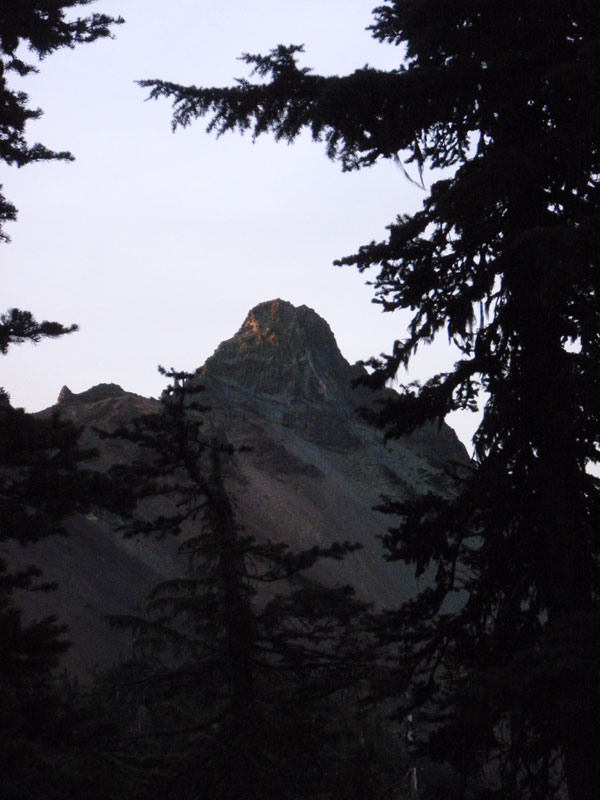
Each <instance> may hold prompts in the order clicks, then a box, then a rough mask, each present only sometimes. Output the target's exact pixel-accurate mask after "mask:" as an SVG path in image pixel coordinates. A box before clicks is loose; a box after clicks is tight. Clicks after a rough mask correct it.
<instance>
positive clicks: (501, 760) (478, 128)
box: [142, 0, 600, 800]
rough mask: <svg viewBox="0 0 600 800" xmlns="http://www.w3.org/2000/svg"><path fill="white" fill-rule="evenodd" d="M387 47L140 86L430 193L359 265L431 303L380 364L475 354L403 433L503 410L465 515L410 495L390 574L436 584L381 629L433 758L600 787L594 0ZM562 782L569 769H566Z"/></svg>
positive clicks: (598, 129) (537, 6) (425, 5)
mask: <svg viewBox="0 0 600 800" xmlns="http://www.w3.org/2000/svg"><path fill="white" fill-rule="evenodd" d="M374 13H375V22H374V25H373V27H372V32H373V35H374V36H375V38H377V39H378V40H379V41H381V42H382V43H388V44H391V45H397V46H399V47H401V48H403V49H402V50H399V62H400V61H402V64H401V65H400V66H399V67H398V69H396V70H393V71H390V72H381V71H378V70H374V69H370V68H368V67H365V68H363V69H359V70H357V71H356V72H354V73H353V74H351V75H348V76H345V77H337V76H334V77H327V78H325V77H321V76H318V75H313V74H312V73H311V72H310V71H309V70H307V69H305V68H300V67H299V66H298V64H297V57H298V54H299V52H300V50H301V48H298V47H281V46H280V47H278V48H276V49H275V50H273V51H272V52H271V53H270V54H269V55H268V56H254V55H246V56H245V57H244V60H245V61H246V63H248V64H250V65H251V66H252V67H253V68H254V71H255V73H256V74H257V75H258V78H259V80H257V81H256V82H251V81H249V80H242V81H240V82H238V84H237V85H236V86H234V87H231V88H212V89H204V88H196V87H182V86H178V85H175V84H170V83H165V82H162V81H157V80H153V81H142V85H143V86H146V87H148V88H150V92H151V97H161V96H163V97H168V98H171V99H172V100H173V103H174V117H173V124H174V126H178V125H183V126H185V125H188V124H189V123H190V122H191V121H192V120H194V119H195V118H197V117H200V116H203V115H207V114H208V115H209V116H210V123H209V130H213V131H216V132H217V133H223V132H225V131H229V130H239V131H242V132H246V131H250V132H251V133H252V134H253V135H255V136H256V135H260V134H263V133H271V134H273V135H274V136H275V137H276V138H277V139H284V140H287V141H292V140H293V139H294V138H295V137H296V136H297V135H298V134H299V133H300V131H301V130H303V129H304V128H308V129H309V130H310V131H311V132H312V134H313V137H314V138H315V139H322V140H324V141H325V143H326V146H327V153H328V155H329V156H330V157H331V158H334V159H337V160H339V161H340V162H341V164H342V167H343V168H344V169H356V168H361V167H366V166H369V165H371V164H373V163H374V162H375V161H377V160H378V159H380V158H387V159H393V160H396V161H397V162H398V163H400V164H401V165H402V164H406V165H407V166H406V167H404V169H405V170H411V169H413V170H414V171H415V173H414V174H415V179H416V180H421V179H422V176H423V170H424V169H425V168H429V167H434V168H436V167H441V168H449V171H448V173H447V177H444V178H443V179H440V180H437V182H435V183H434V184H433V185H432V186H431V188H430V190H429V193H428V196H427V198H426V199H425V201H424V203H423V206H422V209H421V210H420V211H418V212H417V213H416V214H414V215H412V216H407V215H403V216H400V217H398V219H397V220H396V222H394V223H393V224H392V225H390V227H389V237H388V239H387V240H386V241H384V242H380V243H375V242H373V243H371V244H370V245H367V246H365V247H363V248H361V249H360V250H359V252H358V253H357V254H355V255H353V256H349V257H347V258H344V259H342V260H341V262H340V263H342V264H349V265H355V266H356V267H358V269H360V270H361V271H363V270H368V269H371V268H376V269H377V271H378V272H377V277H376V278H375V281H374V285H375V288H376V294H377V301H378V302H379V303H381V305H382V307H383V309H384V310H386V311H394V310H396V309H411V310H412V311H413V312H414V314H413V318H412V322H411V324H410V326H409V330H408V336H407V338H406V339H404V340H402V341H397V342H396V343H395V344H394V348H393V351H392V353H391V354H390V355H389V356H387V357H385V358H384V359H381V360H379V361H374V362H373V364H372V366H373V367H374V374H373V376H372V379H371V382H372V383H373V384H374V385H378V386H380V385H382V384H383V383H385V381H386V380H387V379H389V378H391V377H392V376H394V375H395V374H396V372H397V370H398V369H399V368H400V367H402V366H403V365H405V364H407V363H408V361H409V359H410V358H411V357H412V356H413V355H414V354H415V352H416V351H417V349H418V347H419V346H421V345H423V344H427V343H429V342H431V341H432V339H433V338H434V336H435V335H436V334H438V333H446V335H447V336H448V338H449V339H450V340H451V341H453V342H454V343H455V344H456V345H457V346H458V348H459V349H460V351H461V353H462V356H461V358H460V360H459V361H458V362H457V363H456V365H455V366H454V369H452V370H451V371H449V372H448V373H445V374H440V375H436V376H434V377H433V378H432V379H431V380H430V381H429V382H428V383H426V384H425V385H424V386H417V387H415V386H412V387H407V388H406V389H405V390H404V391H401V392H400V397H399V398H398V400H397V401H395V402H393V403H391V404H389V405H388V406H387V407H385V408H384V409H383V410H382V413H381V415H380V417H379V421H380V422H381V424H383V425H385V426H386V427H387V429H388V433H389V435H391V436H398V435H401V434H402V433H404V432H408V431H410V430H413V429H414V428H415V427H418V426H419V425H420V424H422V422H424V421H425V420H430V419H438V420H441V419H443V418H444V417H445V415H446V414H447V413H448V412H450V411H452V410H454V409H461V408H475V407H476V406H477V404H478V402H479V399H478V398H479V397H480V396H481V394H480V393H481V392H482V391H483V392H485V393H486V395H485V396H487V398H488V399H487V400H486V402H485V407H484V409H483V419H482V422H481V425H480V427H479V429H478V431H477V434H476V436H475V440H474V443H475V449H476V457H477V462H478V464H477V468H476V469H474V470H473V472H472V475H471V476H470V477H468V478H467V479H466V480H464V481H463V482H462V483H461V484H460V485H458V484H457V489H456V495H455V496H454V497H452V498H449V499H447V500H439V499H438V500H436V499H433V498H423V499H419V500H416V501H414V502H410V503H406V504H396V503H393V502H390V503H388V504H387V505H386V508H385V510H387V511H389V512H391V513H395V514H398V515H399V517H400V520H401V522H400V524H399V526H398V527H397V528H396V529H394V530H392V531H391V532H390V535H389V537H388V540H387V542H386V544H387V546H388V548H389V552H390V558H392V559H396V558H399V559H403V560H405V561H408V562H412V563H414V564H415V565H416V568H417V571H418V572H419V573H422V574H425V575H426V576H428V577H429V578H431V579H432V581H431V582H430V584H429V588H426V589H424V590H423V591H422V592H421V593H420V594H419V596H418V597H417V598H416V599H415V600H414V601H413V602H411V603H409V604H408V605H407V606H406V607H405V608H403V609H401V610H400V611H398V612H393V613H392V612H390V613H389V614H388V615H386V616H384V617H381V618H380V619H379V622H378V625H379V629H380V632H381V636H382V638H383V640H385V641H388V642H395V643H397V645H398V647H399V657H398V664H399V669H398V673H397V682H396V683H395V684H394V685H395V688H394V689H393V691H395V692H397V693H399V692H400V691H403V690H404V689H408V687H412V688H411V690H410V694H409V695H408V696H409V704H411V705H414V706H419V707H421V708H428V709H429V710H430V711H431V713H432V715H433V716H434V718H435V723H436V724H435V726H433V727H429V728H428V730H433V733H432V734H431V735H430V736H428V737H427V738H428V740H429V749H430V752H431V754H433V755H435V757H436V758H439V759H442V760H447V761H449V762H451V763H452V764H453V765H454V767H455V768H456V769H457V770H458V772H459V774H460V775H461V776H462V778H461V781H459V782H457V785H456V787H455V791H456V796H457V797H459V796H464V795H465V792H467V791H468V787H469V784H470V782H471V780H472V778H473V777H474V776H475V774H476V773H477V772H478V770H479V768H480V767H482V766H483V765H484V764H487V763H492V764H493V765H494V778H495V780H496V782H497V784H498V786H499V787H500V788H499V789H498V791H499V792H500V794H501V796H502V797H536V798H549V797H551V796H554V795H555V793H556V792H558V791H559V790H560V787H559V784H560V782H561V781H562V779H563V776H564V775H565V774H566V778H567V783H568V791H569V795H570V797H571V798H572V799H573V800H583V798H590V797H596V796H598V795H599V794H600V765H599V764H600V762H599V761H598V759H597V753H598V751H599V750H600V728H599V727H598V719H599V718H600V694H599V686H600V684H599V677H600V676H599V668H600V661H599V657H598V656H599V653H598V647H597V642H598V633H599V630H598V627H599V625H598V613H599V607H598V605H599V591H600V585H599V576H598V555H599V543H598V531H599V530H600V524H599V523H600V504H599V497H600V492H599V489H600V486H599V481H598V479H597V478H595V477H594V476H593V475H592V474H591V473H590V471H589V469H588V468H589V466H590V465H591V464H597V463H598V460H599V445H598V442H599V441H600V404H599V403H598V389H599V386H600V367H599V364H600V301H599V285H600V273H599V268H600V262H599V260H598V253H599V252H600V248H599V244H600V242H599V233H598V232H599V230H600V226H599V222H600V184H599V175H600V149H599V143H600V105H599V103H598V97H599V88H600V7H599V6H598V5H597V4H595V3H591V2H585V1H582V2H573V1H572V0H551V2H549V1H548V0H532V1H531V2H528V3H522V2H505V3H492V2H486V0H469V1H468V2H452V3H448V2H445V0H412V1H411V2H408V0H390V2H386V3H383V4H382V5H381V6H380V7H379V8H377V9H375V12H374ZM563 768H564V769H563Z"/></svg>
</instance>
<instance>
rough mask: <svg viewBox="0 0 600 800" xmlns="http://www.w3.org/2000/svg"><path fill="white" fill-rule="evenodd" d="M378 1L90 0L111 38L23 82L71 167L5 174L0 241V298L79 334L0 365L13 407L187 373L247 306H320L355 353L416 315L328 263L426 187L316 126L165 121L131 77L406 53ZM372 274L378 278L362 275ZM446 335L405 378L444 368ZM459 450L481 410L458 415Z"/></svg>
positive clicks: (380, 232)
mask: <svg viewBox="0 0 600 800" xmlns="http://www.w3.org/2000/svg"><path fill="white" fill-rule="evenodd" d="M374 5H376V3H375V2H373V0H326V2H324V0H287V2H281V0H277V1H276V0H254V2H252V3H249V2H248V1H247V0H228V1H227V2H222V3H217V2H216V1H215V0H171V2H169V3H168V4H165V3H164V0H160V2H159V0H120V2H119V0H98V2H97V3H96V4H95V5H94V6H92V7H91V10H93V11H98V12H100V11H103V12H107V13H112V14H114V15H118V14H122V15H123V16H124V17H125V18H126V24H125V25H122V26H121V27H119V28H117V29H116V39H114V40H112V41H102V42H97V43H95V44H92V45H87V46H81V47H79V48H77V49H75V50H72V51H70V50H66V51H64V52H59V53H56V54H54V55H52V56H50V57H49V58H48V59H46V60H45V61H43V62H42V63H41V65H40V73H39V74H38V75H37V76H34V77H33V78H29V79H27V80H25V81H21V87H22V88H23V89H24V90H25V91H27V92H28V93H29V95H30V98H31V104H32V105H34V106H39V107H41V108H42V109H43V110H44V116H43V117H42V119H41V120H39V121H37V122H34V123H31V124H30V125H29V129H28V138H29V140H30V141H41V142H42V143H44V144H45V145H47V146H49V147H52V148H55V149H58V150H65V149H68V150H71V151H72V152H73V154H74V155H75V157H76V161H75V162H74V163H72V164H66V163H60V162H57V163H51V164H37V165H36V164H33V165H30V166H28V167H25V168H23V169H22V170H16V169H13V168H10V169H9V168H7V167H5V166H4V165H2V167H1V172H2V175H1V178H0V183H3V184H4V190H5V194H6V196H7V197H8V199H9V200H11V201H12V202H13V203H14V204H15V205H16V206H17V208H18V209H19V217H18V220H17V222H16V223H15V224H11V225H9V226H8V233H9V234H10V235H11V237H12V242H11V243H10V244H9V245H2V246H1V247H0V260H1V264H2V281H3V287H4V295H3V303H2V308H3V309H6V308H9V307H13V306H16V307H19V308H24V309H28V310H30V311H32V312H33V313H34V314H35V316H36V317H37V318H38V319H39V320H41V319H55V320H58V321H60V322H62V323H63V324H68V323H71V322H77V323H78V324H79V325H80V328H81V330H80V332H78V333H76V334H73V335H72V336H69V337H65V338H63V339H60V340H57V341H46V342H42V343H41V344H39V345H37V346H36V347H33V346H31V345H23V346H20V347H16V348H13V350H12V351H11V352H10V353H9V355H8V356H6V357H4V358H3V362H2V366H3V374H2V378H1V380H0V384H2V385H4V386H5V388H6V389H7V391H8V392H9V393H10V394H11V397H12V401H13V404H14V405H19V406H24V407H25V408H27V410H29V411H36V410H39V409H41V408H45V407H47V406H49V405H52V404H53V403H54V402H55V400H56V397H57V395H58V392H59V390H60V388H61V387H62V386H63V384H66V385H68V386H69V388H70V389H71V390H72V391H73V392H80V391H83V390H85V389H87V388H89V387H90V386H92V385H94V384H97V383H100V382H114V383H119V384H120V385H121V386H122V387H123V388H124V389H127V390H129V391H134V392H137V393H139V394H143V395H153V396H156V395H158V394H159V393H160V391H161V389H162V388H163V386H164V380H163V379H162V378H161V377H160V376H159V375H158V373H157V371H156V366H157V365H158V364H163V365H164V366H166V367H175V368H177V369H186V370H194V369H196V368H197V367H198V366H200V365H202V364H203V363H204V361H205V360H206V358H207V357H208V356H209V355H210V354H211V353H212V352H213V351H214V350H215V348H216V347H217V345H218V344H219V343H220V342H221V341H222V340H224V339H227V338H229V337H230V336H232V335H233V334H234V333H235V331H236V330H237V329H238V328H239V327H240V325H241V323H242V322H243V319H244V317H245V315H246V313H247V311H248V310H249V309H250V308H251V307H252V306H254V305H256V304H257V303H259V302H261V301H263V300H270V299H273V298H275V297H281V298H283V299H285V300H289V301H290V302H292V303H294V304H296V305H301V304H306V305H308V306H310V307H311V308H314V309H315V311H317V312H318V313H319V314H320V315H321V316H323V317H324V318H325V319H326V320H327V321H328V322H329V324H330V326H331V328H332V330H333V332H334V334H335V336H336V339H337V342H338V345H339V346H340V349H341V351H342V353H343V354H344V356H345V357H346V358H347V359H348V360H349V361H351V362H354V361H356V360H358V359H366V358H368V357H369V356H371V355H377V354H379V353H381V352H383V351H389V350H390V348H391V346H392V343H393V341H394V339H395V338H402V337H403V336H404V334H405V324H406V319H407V317H402V316H400V315H398V314H383V313H382V312H381V310H380V308H379V307H378V306H375V305H373V304H372V303H371V299H372V289H371V288H370V287H369V286H366V285H365V281H366V280H367V279H368V276H364V275H363V276H361V275H359V274H358V273H356V271H355V270H353V269H352V268H343V269H342V268H337V267H334V266H332V262H333V260H334V259H335V258H339V257H341V256H344V255H347V254H350V253H353V252H355V251H356V249H357V248H358V247H359V246H360V245H361V244H366V243H368V242H370V241H371V240H373V239H376V240H378V239H381V238H384V237H385V234H386V231H385V226H386V225H387V224H389V223H390V222H392V221H393V220H394V219H395V217H396V215H397V214H398V213H404V212H411V211H415V210H416V209H417V208H419V207H420V205H421V203H422V200H423V198H424V197H425V194H424V192H423V191H422V190H419V189H418V188H416V187H414V186H412V185H411V184H410V183H409V182H408V181H407V180H406V179H405V178H404V177H403V175H402V172H401V171H400V170H399V169H398V168H397V167H395V166H394V165H392V164H391V163H390V162H383V163H381V164H379V165H376V166H375V167H373V168H371V169H368V170H363V171H361V172H358V173H342V172H341V170H340V168H339V166H338V165H337V164H334V163H332V162H330V161H328V160H327V158H326V157H325V154H324V147H323V145H322V144H314V143H313V142H311V141H310V139H309V137H306V138H305V139H302V140H301V141H298V142H297V143H296V144H295V145H293V146H291V147H290V146H287V145H285V144H275V143H274V142H273V141H271V140H269V139H268V138H264V137H263V138H262V139H260V140H259V141H258V142H257V143H255V144H253V143H252V141H251V139H250V138H248V137H244V138H243V137H240V136H239V135H237V134H232V135H228V136H226V137H222V138H220V139H218V140H217V139H216V138H215V137H214V136H212V135H211V136H209V135H207V134H206V133H205V132H204V125H205V123H203V121H202V120H200V121H198V122H197V123H195V124H194V125H192V126H191V127H190V128H188V129H187V130H185V131H178V132H177V133H175V134H173V133H171V129H170V117H171V114H170V107H169V105H168V103H167V102H165V101H158V102H144V99H145V95H144V90H142V89H140V88H139V87H138V86H137V85H136V84H135V83H134V81H135V80H136V79H140V78H163V79H166V80H172V81H176V82H179V83H183V84H191V83H193V84H196V85H203V86H220V85H229V84H231V83H232V81H233V79H234V78H235V77H242V76H246V75H247V74H248V71H247V68H246V67H245V65H244V64H242V63H240V62H239V61H237V60H236V59H237V58H238V56H239V55H240V54H241V53H242V52H252V53H259V52H260V53H264V52H267V51H268V50H269V49H271V48H272V47H274V46H276V45H277V44H279V43H283V44H291V43H294V44H304V45H305V49H306V54H305V56H304V59H303V63H304V65H306V66H311V67H313V68H314V70H315V71H316V72H319V73H321V74H345V73H347V72H351V71H352V70H353V69H355V68H356V67H360V66H363V65H364V64H365V63H369V64H370V65H372V66H375V67H379V68H383V69H389V68H393V67H395V66H397V65H398V63H399V60H400V58H401V52H400V51H399V50H398V48H395V47H392V46H389V45H381V44H378V43H377V42H376V41H374V40H373V39H372V38H371V36H370V34H369V32H368V31H366V30H365V28H366V27H367V26H368V25H369V24H370V22H371V19H372V18H371V13H370V12H371V8H372V7H373V6H374ZM373 277H374V276H373ZM453 358H454V356H453V355H451V354H449V352H448V349H447V348H446V347H445V346H444V344H443V343H441V344H440V345H438V346H435V347H433V348H430V350H429V351H423V352H422V353H421V354H420V355H419V356H418V358H417V360H416V361H415V365H414V369H413V370H412V371H411V377H412V378H420V379H424V378H426V377H428V376H429V375H431V374H433V373H434V372H435V371H439V370H441V369H443V368H444V366H445V365H448V364H449V363H451V362H452V360H453ZM450 421H451V423H452V424H453V425H454V427H455V428H456V429H457V432H458V433H459V435H460V436H461V438H462V439H463V441H465V442H467V441H468V439H469V438H470V436H471V433H472V430H473V425H474V422H475V420H474V419H473V417H472V415H464V414H463V415H460V416H455V417H454V418H453V419H452V420H450Z"/></svg>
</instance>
